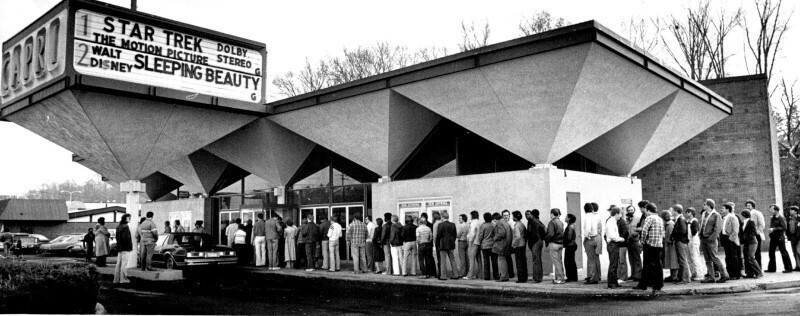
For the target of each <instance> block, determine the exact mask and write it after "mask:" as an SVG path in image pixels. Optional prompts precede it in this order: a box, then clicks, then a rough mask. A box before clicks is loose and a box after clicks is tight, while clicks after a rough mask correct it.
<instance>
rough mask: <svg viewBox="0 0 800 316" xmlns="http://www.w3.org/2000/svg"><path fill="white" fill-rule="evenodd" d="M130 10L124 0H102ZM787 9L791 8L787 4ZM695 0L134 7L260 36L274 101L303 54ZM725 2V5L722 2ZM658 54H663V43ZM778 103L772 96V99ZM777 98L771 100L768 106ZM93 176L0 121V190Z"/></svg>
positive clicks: (607, 17) (10, 19)
mask: <svg viewBox="0 0 800 316" xmlns="http://www.w3.org/2000/svg"><path fill="white" fill-rule="evenodd" d="M58 2H59V1H57V0H25V1H20V0H0V39H2V40H3V41H5V40H6V39H8V38H9V37H11V36H13V35H14V34H16V33H17V32H19V31H20V30H21V29H23V28H24V27H25V26H27V25H28V24H30V23H31V22H33V21H34V20H35V19H36V18H38V17H39V16H41V15H42V14H44V13H45V12H46V11H47V10H48V9H50V8H52V7H53V6H54V5H56V4H57V3H58ZM104 2H108V3H111V4H115V5H119V6H125V7H128V6H129V5H130V1H129V0H122V1H119V0H117V1H104ZM785 2H786V3H784V6H786V8H785V12H786V13H789V12H791V11H792V10H794V9H795V3H794V1H785ZM696 3H697V1H690V0H681V1H645V0H619V1H596V0H581V1H567V0H564V1H501V0H497V1H492V2H491V5H489V2H488V1H463V0H462V1H430V0H427V1H419V0H406V1H402V2H397V1H391V2H390V1H312V0H306V1H280V2H278V1H257V0H226V1H219V0H216V1H214V0H139V1H138V9H139V11H142V12H145V13H149V14H153V15H158V16H161V17H164V18H167V19H172V20H176V21H180V22H184V23H188V24H192V25H197V26H200V27H204V28H208V29H212V30H216V31H219V32H223V33H227V34H230V35H235V36H239V37H244V38H247V39H251V40H255V41H259V42H263V43H265V44H266V46H267V52H268V56H267V81H266V82H267V95H268V97H267V101H273V100H276V95H275V88H273V87H271V86H270V84H269V83H270V82H271V81H272V79H273V78H275V76H277V75H281V74H284V73H286V72H287V71H291V70H297V69H299V68H301V67H302V66H303V64H304V63H305V60H306V58H308V59H309V60H311V61H316V60H319V59H322V58H326V57H333V56H337V55H338V54H339V53H340V52H341V51H342V48H345V47H347V48H354V47H357V46H370V45H373V44H375V43H377V42H388V43H390V44H392V45H406V46H408V47H409V49H411V50H412V51H413V50H415V49H418V48H423V47H431V46H445V47H447V48H448V51H449V52H457V43H458V42H459V39H460V36H461V29H460V27H461V22H462V21H465V22H467V23H470V22H475V24H476V25H482V24H483V23H485V22H488V23H489V25H490V27H491V32H490V38H489V40H490V43H497V42H502V41H506V40H510V39H514V38H517V37H520V36H522V34H520V31H519V30H518V27H517V26H518V24H519V22H520V21H521V19H522V18H523V17H526V16H530V15H531V14H532V13H533V12H535V11H537V10H544V11H548V12H550V13H551V14H552V15H553V16H554V17H563V18H564V19H566V20H567V21H569V22H571V23H579V22H583V21H587V20H595V21H598V22H600V23H601V24H603V25H604V26H606V27H608V28H610V29H612V30H614V31H616V32H617V33H619V34H620V35H623V36H625V35H626V33H625V32H623V29H622V25H623V23H624V22H625V21H630V19H631V18H634V19H637V20H638V19H642V18H644V19H648V20H649V19H650V18H654V17H661V18H666V17H668V16H669V15H670V14H674V15H676V16H681V15H682V13H683V12H684V11H685V9H686V7H688V6H694V5H695V4H696ZM723 3H724V6H725V7H724V8H723V7H721V6H722V5H723ZM740 6H741V7H743V9H745V10H746V11H747V12H746V14H747V15H748V17H750V18H753V15H754V14H755V10H754V6H753V3H752V1H737V0H733V1H724V2H723V1H720V0H714V1H712V7H713V8H714V10H715V12H717V11H718V10H721V9H725V10H727V11H729V12H730V11H732V10H735V8H736V7H740ZM798 14H800V12H798V13H797V14H795V16H794V17H793V19H792V22H791V23H790V25H789V28H790V30H789V31H788V32H787V33H786V35H785V37H786V39H785V40H784V43H783V44H782V45H783V48H782V51H781V52H780V53H779V56H780V59H779V61H778V62H777V66H776V68H777V69H776V73H775V74H774V75H773V78H779V77H785V78H786V80H787V81H793V80H795V79H796V78H798V77H800V62H798V61H797V60H796V58H794V59H792V58H789V57H788V56H792V55H797V53H800V36H797V34H798V32H800V17H798V16H797V15H798ZM741 33H742V32H738V31H737V32H736V33H733V34H732V35H731V37H730V38H729V43H731V44H729V47H726V50H727V51H729V52H731V53H732V54H734V56H733V57H731V62H730V63H729V64H728V66H727V67H728V69H729V71H730V75H733V76H737V75H747V74H748V72H747V70H746V69H745V68H746V67H745V66H744V65H743V63H742V61H741V59H742V57H743V56H744V54H745V51H744V46H743V44H742V43H743V41H742V39H741V36H742V34H741ZM655 54H656V56H657V57H660V58H662V59H667V58H668V55H666V53H665V52H664V51H662V50H657V51H656V52H655ZM773 103H775V102H773ZM773 105H775V104H773ZM99 178H100V176H99V175H98V174H97V173H95V172H93V171H91V170H89V169H87V168H86V167H83V166H81V165H80V164H77V163H73V162H72V160H71V152H69V151H68V150H66V149H64V148H61V147H59V146H58V145H56V144H53V143H51V142H49V141H47V140H45V139H44V138H41V137H40V136H38V135H36V134H33V133H32V132H29V131H27V130H25V129H23V128H21V127H19V126H18V125H16V124H13V123H10V122H0V195H20V194H23V193H25V192H27V191H28V190H30V189H34V188H36V187H38V186H39V185H40V184H42V183H52V182H58V183H60V182H63V181H66V180H75V181H76V182H78V183H82V182H84V181H86V180H88V179H98V180H99Z"/></svg>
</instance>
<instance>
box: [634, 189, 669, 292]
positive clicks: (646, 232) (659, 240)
mask: <svg viewBox="0 0 800 316" xmlns="http://www.w3.org/2000/svg"><path fill="white" fill-rule="evenodd" d="M645 209H646V210H647V218H646V219H645V220H644V226H642V238H641V241H642V244H643V247H642V248H643V250H644V264H643V268H642V279H641V281H639V284H638V285H636V287H634V288H635V289H639V290H647V287H648V286H650V287H652V288H653V293H655V292H656V291H660V290H661V288H662V287H663V286H664V274H663V269H662V266H661V252H662V250H663V249H664V221H663V220H661V218H660V217H659V216H658V214H657V213H658V207H657V206H656V205H655V204H654V203H648V204H647V206H645Z"/></svg>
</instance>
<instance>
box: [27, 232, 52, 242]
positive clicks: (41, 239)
mask: <svg viewBox="0 0 800 316" xmlns="http://www.w3.org/2000/svg"><path fill="white" fill-rule="evenodd" d="M28 236H31V237H36V239H38V240H39V241H40V242H48V241H50V239H49V238H47V237H45V236H44V235H40V234H30V235H28Z"/></svg>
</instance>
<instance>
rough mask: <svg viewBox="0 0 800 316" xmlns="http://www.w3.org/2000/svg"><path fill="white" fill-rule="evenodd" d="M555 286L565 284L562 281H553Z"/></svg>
mask: <svg viewBox="0 0 800 316" xmlns="http://www.w3.org/2000/svg"><path fill="white" fill-rule="evenodd" d="M553 284H564V281H561V280H553Z"/></svg>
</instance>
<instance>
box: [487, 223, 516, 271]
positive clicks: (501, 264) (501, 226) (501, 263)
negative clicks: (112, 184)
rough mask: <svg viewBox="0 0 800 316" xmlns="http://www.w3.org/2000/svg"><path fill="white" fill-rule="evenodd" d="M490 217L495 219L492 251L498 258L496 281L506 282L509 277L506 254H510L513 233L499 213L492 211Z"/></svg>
mask: <svg viewBox="0 0 800 316" xmlns="http://www.w3.org/2000/svg"><path fill="white" fill-rule="evenodd" d="M492 217H493V218H494V219H495V220H496V221H497V224H496V225H495V227H494V245H492V253H494V254H496V255H497V259H498V260H497V268H498V270H500V280H498V282H506V281H508V278H509V274H508V269H509V263H508V260H507V259H506V256H507V255H510V254H511V239H512V238H513V236H514V233H513V231H512V230H511V225H509V224H508V221H506V220H505V219H504V218H503V216H501V215H500V214H499V213H494V214H493V215H492Z"/></svg>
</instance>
